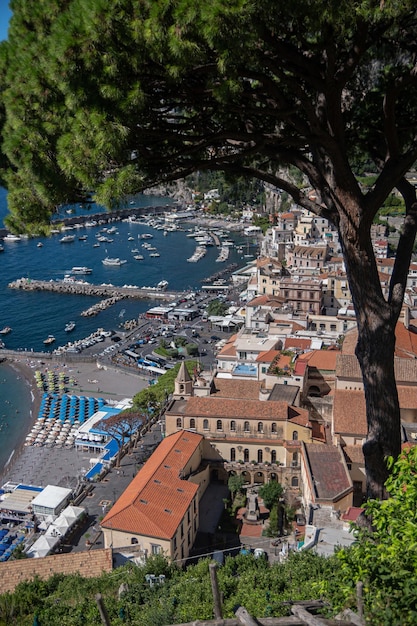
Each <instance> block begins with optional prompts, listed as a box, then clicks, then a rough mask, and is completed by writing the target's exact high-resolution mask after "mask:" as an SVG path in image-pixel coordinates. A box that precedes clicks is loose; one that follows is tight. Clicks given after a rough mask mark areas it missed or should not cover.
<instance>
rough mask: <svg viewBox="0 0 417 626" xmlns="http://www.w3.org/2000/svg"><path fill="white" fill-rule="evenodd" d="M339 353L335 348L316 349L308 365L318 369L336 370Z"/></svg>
mask: <svg viewBox="0 0 417 626" xmlns="http://www.w3.org/2000/svg"><path fill="white" fill-rule="evenodd" d="M338 354H339V353H338V352H336V351H334V350H314V351H313V352H312V353H311V357H310V358H309V360H308V366H309V367H315V368H316V369H318V370H326V371H336V359H337V355H338Z"/></svg>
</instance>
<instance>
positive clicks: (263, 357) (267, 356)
mask: <svg viewBox="0 0 417 626" xmlns="http://www.w3.org/2000/svg"><path fill="white" fill-rule="evenodd" d="M280 354H281V353H280V351H279V350H266V351H265V352H260V353H259V354H258V356H257V357H256V362H257V363H272V361H273V360H274V359H275V358H277V357H278V356H279V355H280Z"/></svg>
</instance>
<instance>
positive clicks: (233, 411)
mask: <svg viewBox="0 0 417 626" xmlns="http://www.w3.org/2000/svg"><path fill="white" fill-rule="evenodd" d="M184 416H186V417H213V418H218V419H228V418H230V419H233V418H236V417H243V418H247V419H259V420H263V421H265V420H271V421H279V420H282V421H286V420H291V421H293V420H294V421H295V420H297V419H298V418H300V419H301V422H302V423H303V425H305V424H306V422H308V411H307V410H305V409H300V408H299V407H292V406H288V404H287V403H286V402H282V401H281V402H279V401H268V402H265V401H263V400H248V399H244V400H241V399H230V398H229V399H228V398H213V397H209V398H207V397H201V398H199V397H196V396H193V397H191V398H189V399H188V400H187V403H186V406H185V408H184ZM295 423H296V422H295Z"/></svg>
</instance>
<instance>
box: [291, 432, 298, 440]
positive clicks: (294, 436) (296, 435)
mask: <svg viewBox="0 0 417 626" xmlns="http://www.w3.org/2000/svg"><path fill="white" fill-rule="evenodd" d="M292 440H293V441H297V440H298V431H297V430H294V431H293V433H292Z"/></svg>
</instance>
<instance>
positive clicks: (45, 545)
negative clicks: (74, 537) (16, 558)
mask: <svg viewBox="0 0 417 626" xmlns="http://www.w3.org/2000/svg"><path fill="white" fill-rule="evenodd" d="M59 541H60V539H59V537H51V536H47V535H42V537H39V539H37V540H36V541H35V543H34V544H33V545H32V546H31V548H30V549H29V550H28V552H27V555H28V557H31V558H34V559H39V558H41V557H44V556H48V554H49V553H50V552H51V551H52V550H53V549H54V548H55V546H56V545H57V544H58V543H59Z"/></svg>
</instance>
